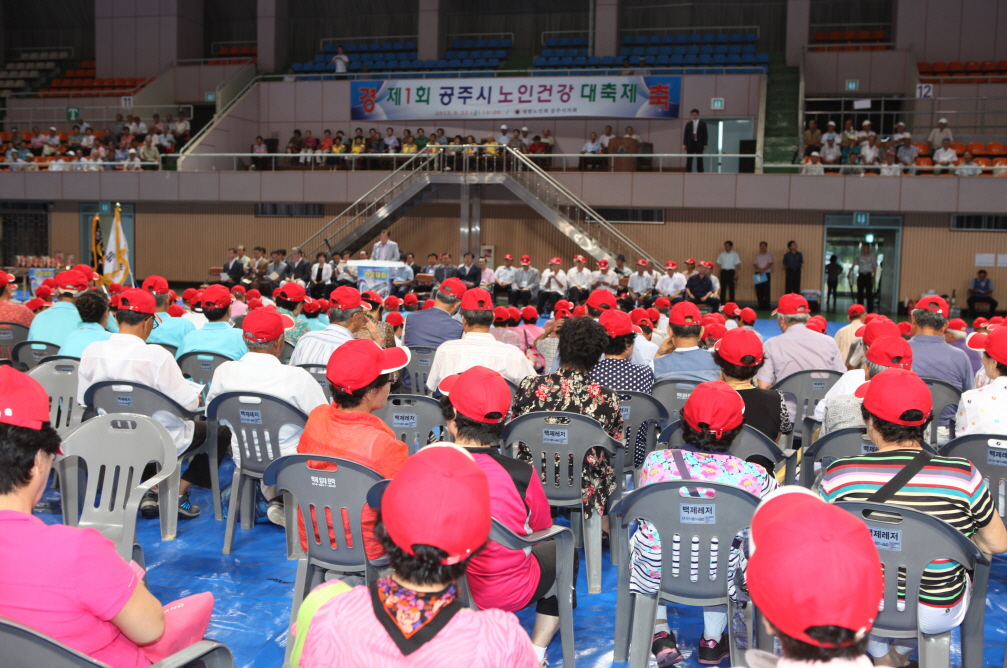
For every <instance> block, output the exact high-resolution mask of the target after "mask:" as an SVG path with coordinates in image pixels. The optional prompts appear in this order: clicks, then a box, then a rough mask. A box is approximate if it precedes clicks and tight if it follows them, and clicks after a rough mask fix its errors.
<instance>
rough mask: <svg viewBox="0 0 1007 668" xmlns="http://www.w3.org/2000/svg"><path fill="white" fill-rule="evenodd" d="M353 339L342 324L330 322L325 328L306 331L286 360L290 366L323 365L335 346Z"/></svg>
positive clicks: (327, 360)
mask: <svg viewBox="0 0 1007 668" xmlns="http://www.w3.org/2000/svg"><path fill="white" fill-rule="evenodd" d="M352 340H353V334H352V333H351V332H350V330H348V329H346V328H345V327H343V326H342V325H338V324H336V323H330V324H329V325H328V326H326V328H325V329H319V330H316V331H314V332H308V333H306V334H304V335H303V336H302V337H301V338H300V339H298V340H297V345H296V346H294V354H293V355H291V356H290V361H289V362H287V364H289V365H290V366H300V365H302V364H321V365H322V366H325V365H326V364H328V363H329V358H330V357H332V353H334V352H335V351H336V348H338V347H339V346H341V345H343V344H344V343H346V342H347V341H352Z"/></svg>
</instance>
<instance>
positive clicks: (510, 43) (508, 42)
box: [500, 37, 514, 49]
mask: <svg viewBox="0 0 1007 668" xmlns="http://www.w3.org/2000/svg"><path fill="white" fill-rule="evenodd" d="M500 46H502V47H503V48H505V49H509V48H511V47H512V46H514V40H512V39H511V38H509V37H507V38H504V39H502V40H500Z"/></svg>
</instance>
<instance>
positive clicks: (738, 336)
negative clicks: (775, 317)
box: [713, 327, 764, 366]
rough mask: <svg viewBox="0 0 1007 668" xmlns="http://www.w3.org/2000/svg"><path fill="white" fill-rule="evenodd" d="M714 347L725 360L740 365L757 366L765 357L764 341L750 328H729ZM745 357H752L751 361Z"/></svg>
mask: <svg viewBox="0 0 1007 668" xmlns="http://www.w3.org/2000/svg"><path fill="white" fill-rule="evenodd" d="M713 349H714V350H716V351H717V354H718V355H720V356H721V357H722V358H723V359H724V361H725V362H730V363H731V364H736V365H738V366H755V365H756V364H761V363H762V359H763V354H764V353H763V350H762V341H760V340H759V335H758V334H756V333H755V332H753V331H752V330H750V329H741V328H740V327H736V328H734V329H729V330H727V332H726V333H725V334H724V335H723V336H722V337H720V340H719V341H717V343H716V345H714V346H713ZM745 357H751V358H752V360H751V361H750V362H745V361H744V358H745Z"/></svg>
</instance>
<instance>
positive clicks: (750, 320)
mask: <svg viewBox="0 0 1007 668" xmlns="http://www.w3.org/2000/svg"><path fill="white" fill-rule="evenodd" d="M738 315H740V316H741V322H743V323H745V324H746V325H754V324H755V321H756V320H758V319H759V316H758V314H757V313H756V312H755V309H752V308H749V307H747V306H746V307H745V308H743V309H741V313H739V314H738Z"/></svg>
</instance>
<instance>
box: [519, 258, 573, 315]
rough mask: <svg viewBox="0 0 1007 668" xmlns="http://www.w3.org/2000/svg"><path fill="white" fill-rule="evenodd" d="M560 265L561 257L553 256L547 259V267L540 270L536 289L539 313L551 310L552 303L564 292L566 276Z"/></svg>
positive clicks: (561, 263) (561, 262)
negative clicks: (540, 276)
mask: <svg viewBox="0 0 1007 668" xmlns="http://www.w3.org/2000/svg"><path fill="white" fill-rule="evenodd" d="M522 264H523V263H522ZM562 265H563V259H562V258H558V257H554V258H553V259H551V260H549V268H548V269H546V270H545V271H543V272H542V278H540V279H539V290H538V311H539V313H549V312H550V311H552V308H553V305H554V304H555V303H556V302H557V301H558V300H560V299H563V295H565V294H566V289H567V278H566V272H565V271H563V269H562V268H561V267H562Z"/></svg>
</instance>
